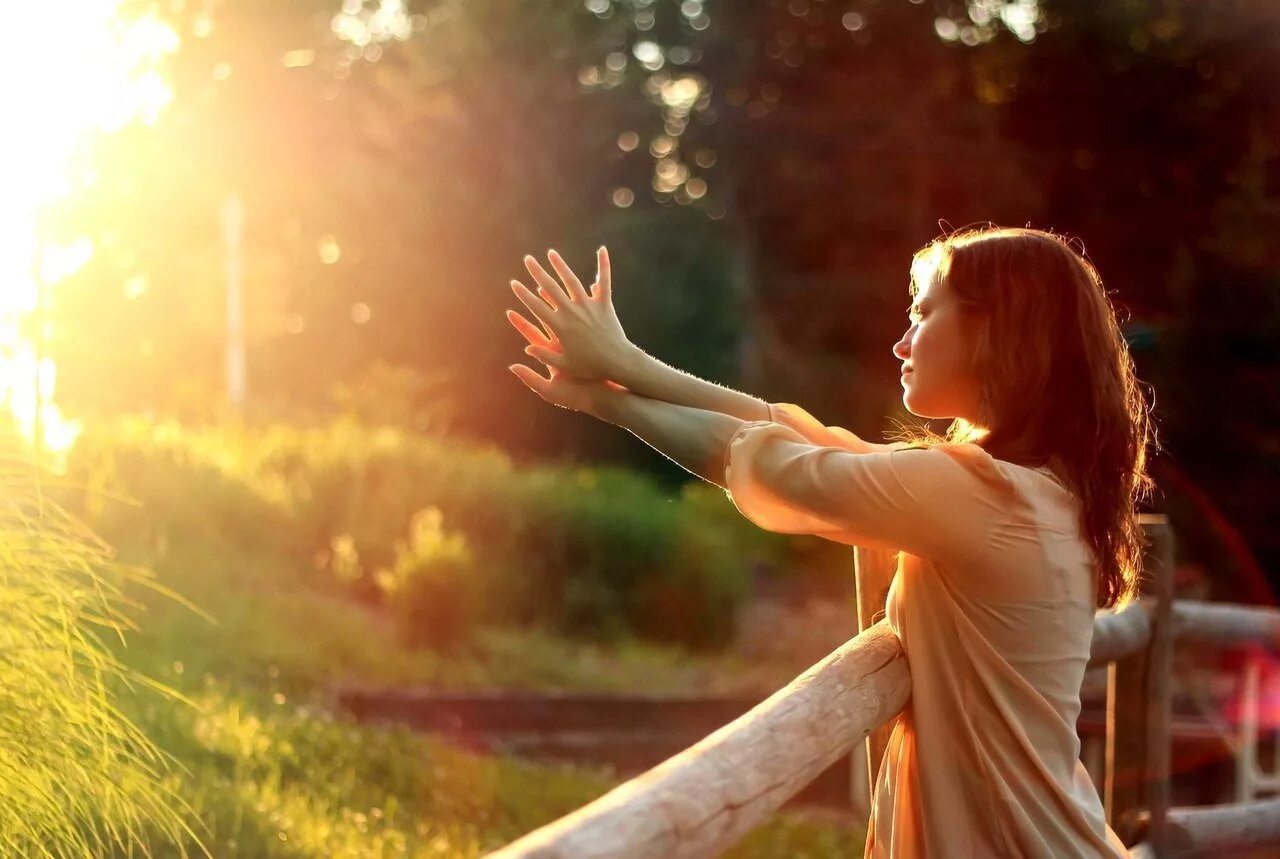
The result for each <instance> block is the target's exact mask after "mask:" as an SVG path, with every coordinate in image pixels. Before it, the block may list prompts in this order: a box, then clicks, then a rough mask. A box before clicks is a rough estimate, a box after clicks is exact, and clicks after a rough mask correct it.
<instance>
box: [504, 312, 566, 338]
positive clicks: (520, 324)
mask: <svg viewBox="0 0 1280 859" xmlns="http://www.w3.org/2000/svg"><path fill="white" fill-rule="evenodd" d="M507 321H508V322H510V323H511V324H512V325H513V326H514V327H515V329H516V330H517V331H519V332H520V333H521V334H522V335H523V336H524V339H526V340H528V341H529V342H530V343H531V344H533V345H534V346H549V345H551V344H552V343H553V342H555V340H554V337H548V336H547V335H546V333H545V332H544V331H543V330H542V329H541V328H539V327H538V326H536V325H534V324H533V323H532V322H530V321H529V320H528V319H525V318H524V317H523V316H521V315H520V314H519V313H516V312H515V311H514V310H508V311H507Z"/></svg>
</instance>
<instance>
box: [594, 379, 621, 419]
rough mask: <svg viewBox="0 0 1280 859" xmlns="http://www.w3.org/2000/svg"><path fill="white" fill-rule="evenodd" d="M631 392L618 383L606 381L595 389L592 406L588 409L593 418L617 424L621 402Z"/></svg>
mask: <svg viewBox="0 0 1280 859" xmlns="http://www.w3.org/2000/svg"><path fill="white" fill-rule="evenodd" d="M630 393H631V392H630V391H628V390H627V389H626V388H624V387H621V386H619V385H618V384H617V383H615V382H612V381H606V382H604V383H603V384H601V385H600V386H599V387H598V388H596V389H595V390H594V391H593V393H592V396H591V407H590V408H589V409H588V410H587V411H588V413H589V414H590V415H591V416H592V417H593V418H598V419H599V420H602V421H606V422H608V423H611V424H616V423H618V406H619V403H620V401H621V400H622V399H624V398H625V397H627V396H628V395H629V394H630Z"/></svg>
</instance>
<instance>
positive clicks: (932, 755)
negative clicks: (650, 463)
mask: <svg viewBox="0 0 1280 859" xmlns="http://www.w3.org/2000/svg"><path fill="white" fill-rule="evenodd" d="M597 255H598V265H599V269H598V272H599V273H598V278H597V282H596V283H595V284H594V286H593V290H592V292H591V293H590V294H588V293H587V292H586V290H584V288H583V287H582V284H581V283H580V282H579V281H578V279H577V278H576V277H575V276H574V275H573V272H572V271H571V270H570V269H569V268H568V266H566V265H565V263H564V261H563V260H562V259H561V258H560V257H559V255H558V254H555V253H554V252H552V253H551V255H550V261H551V264H552V266H553V267H554V268H555V270H556V271H557V272H558V273H559V275H560V277H561V279H562V281H563V288H562V285H561V284H560V283H557V282H556V280H555V279H554V278H552V277H551V276H550V275H548V274H547V272H545V271H544V270H543V269H542V268H541V266H539V265H538V263H537V262H536V261H535V260H534V259H533V258H532V257H526V259H525V263H526V265H527V266H528V268H529V271H530V273H531V275H532V276H533V278H534V280H535V281H536V282H537V284H538V286H539V295H534V294H533V293H532V292H530V291H529V290H528V289H527V288H525V287H524V286H523V285H522V284H520V283H519V282H518V281H513V282H512V287H513V289H514V290H515V292H516V295H517V296H518V297H519V298H520V299H521V301H522V302H523V303H524V304H525V306H526V307H528V309H529V310H530V311H531V312H532V313H533V315H534V316H535V317H537V318H538V320H540V321H541V322H542V324H543V326H544V327H545V330H540V329H539V328H538V327H537V326H535V325H534V324H532V323H530V322H529V321H528V320H526V319H525V318H524V317H522V316H520V315H519V314H518V313H515V312H514V311H508V319H509V320H510V321H511V323H512V324H513V325H514V326H515V327H516V329H517V330H518V331H519V332H520V333H521V334H522V335H524V337H525V338H526V339H527V340H528V341H529V343H530V346H529V347H528V348H527V349H526V350H525V351H526V352H527V353H529V354H530V355H532V356H533V357H535V358H537V359H538V360H540V361H542V362H543V363H544V364H546V365H548V367H549V368H550V377H549V378H544V377H542V376H540V375H538V374H537V373H535V372H534V371H533V370H531V369H530V368H529V367H526V366H524V365H513V366H512V368H511V370H512V372H514V373H515V374H516V375H517V376H518V377H519V378H520V379H521V381H523V382H524V383H525V384H526V385H528V386H529V387H530V388H532V389H533V390H534V391H535V392H537V393H538V394H539V395H541V396H542V397H543V398H544V399H546V400H548V401H549V402H552V403H554V404H556V405H559V406H563V407H566V408H571V409H577V410H580V411H584V412H587V413H589V414H591V415H594V416H596V417H599V418H601V419H603V420H607V421H609V422H611V423H614V424H617V425H619V426H622V427H625V428H626V429H628V430H630V431H631V432H632V433H634V434H635V435H637V436H639V437H640V438H641V439H642V440H644V441H645V442H646V443H648V444H649V445H651V446H652V447H654V448H655V449H657V450H658V451H660V452H661V453H663V454H665V455H666V456H668V457H670V458H671V459H673V460H674V461H675V462H677V463H679V464H680V465H681V466H683V467H684V468H686V469H688V470H689V471H691V472H693V473H694V474H697V475H698V476H700V477H702V478H704V479H706V480H709V481H711V482H712V483H715V484H717V485H719V486H722V487H724V488H725V489H727V490H728V492H729V495H730V497H731V498H732V500H733V502H734V504H735V505H736V506H737V508H738V510H739V511H741V512H742V514H743V515H745V516H746V517H747V518H748V519H750V520H752V521H753V522H755V523H756V524H758V525H759V526H761V527H762V528H766V529H769V530H772V531H778V532H782V533H788V534H800V533H808V534H816V535H819V536H822V537H826V538H827V539H830V540H836V541H839V542H841V543H847V544H851V545H862V546H878V547H888V548H893V549H898V550H901V554H900V555H899V566H898V571H897V574H896V576H895V578H894V581H893V584H892V586H891V587H890V590H889V597H888V603H887V606H886V613H887V617H888V622H889V625H890V627H891V628H892V629H893V631H894V633H895V634H897V636H898V638H899V639H900V640H901V643H902V648H903V651H904V653H905V654H906V656H907V660H908V664H909V666H910V669H911V698H910V701H909V703H908V705H907V706H906V708H905V709H904V710H903V712H902V714H901V716H900V717H899V718H898V719H897V721H896V723H895V725H894V727H893V731H892V734H891V737H890V740H889V744H888V748H887V750H886V752H885V757H884V759H883V762H882V764H881V767H880V772H879V777H878V779H877V784H876V787H875V791H874V798H873V809H872V814H871V821H870V824H869V831H868V837H867V846H866V856H867V857H952V856H955V857H987V856H1034V857H1058V859H1062V857H1115V856H1127V855H1128V852H1127V851H1126V850H1125V847H1124V845H1123V844H1122V842H1121V841H1120V840H1119V838H1118V837H1117V836H1116V835H1115V833H1114V832H1113V831H1112V830H1111V829H1110V828H1109V827H1108V826H1107V825H1106V822H1105V818H1104V814H1103V808H1102V804H1101V802H1100V800H1099V798H1098V795H1097V791H1096V790H1095V789H1094V786H1093V784H1092V782H1091V781H1090V779H1089V776H1088V774H1087V772H1086V770H1085V768H1084V765H1083V764H1082V763H1081V762H1080V760H1079V751H1080V741H1079V738H1078V736H1077V734H1076V730H1075V724H1076V717H1077V716H1078V715H1079V712H1080V697H1079V692H1080V686H1081V682H1082V679H1083V675H1084V670H1085V665H1086V663H1087V662H1088V658H1089V646H1090V642H1091V640H1092V633H1093V616H1094V611H1095V609H1096V608H1118V607H1121V606H1123V605H1125V604H1127V603H1128V602H1130V601H1132V599H1133V598H1134V597H1135V594H1136V590H1137V588H1136V584H1137V581H1136V580H1137V576H1138V564H1139V561H1140V557H1141V544H1140V541H1141V532H1140V530H1139V526H1138V524H1137V518H1136V506H1137V504H1138V503H1139V502H1140V501H1141V500H1143V498H1144V497H1145V496H1146V494H1147V493H1149V491H1150V489H1151V481H1150V478H1149V477H1148V476H1147V474H1146V456H1147V449H1148V446H1149V444H1151V443H1153V442H1154V438H1153V437H1152V432H1151V426H1150V424H1149V421H1148V416H1147V407H1146V404H1145V402H1144V399H1143V396H1142V394H1141V392H1140V391H1139V389H1138V384H1137V381H1136V379H1135V376H1134V371H1133V365H1132V362H1131V360H1130V357H1129V354H1128V350H1127V347H1126V345H1125V342H1124V339H1123V337H1122V336H1121V333H1120V330H1119V326H1118V325H1117V323H1116V319H1115V315H1114V312H1113V310H1112V307H1111V304H1110V302H1109V300H1108V299H1107V296H1106V293H1105V292H1104V290H1103V287H1102V283H1101V280H1100V279H1099V277H1098V274H1097V272H1096V270H1095V269H1094V268H1093V266H1092V265H1091V264H1090V263H1089V262H1088V261H1086V260H1085V259H1084V258H1083V257H1082V256H1081V255H1080V254H1078V253H1077V252H1075V251H1074V250H1073V249H1072V248H1071V247H1070V246H1069V245H1068V244H1067V243H1066V242H1065V241H1063V240H1062V239H1061V238H1059V237H1058V236H1056V235H1054V234H1052V233H1047V232H1041V231H1038V230H1030V229H998V228H986V229H979V230H971V231H966V232H961V233H956V234H953V235H950V236H946V237H942V238H939V239H937V240H935V241H933V242H931V243H930V244H929V245H927V246H926V247H925V248H923V249H922V250H921V251H919V252H918V253H917V254H916V255H915V258H914V260H913V264H912V267H911V280H910V292H911V294H912V296H913V297H914V299H915V301H914V303H913V304H912V306H911V308H910V326H909V327H908V328H907V330H906V333H905V334H904V335H903V336H902V338H901V339H900V340H899V341H898V342H897V343H896V344H894V346H893V353H894V355H895V356H897V357H898V358H899V359H901V361H902V379H901V384H902V388H903V403H904V404H905V406H906V407H907V409H908V410H909V411H911V412H912V413H913V414H915V415H918V416H920V417H924V418H951V419H953V422H952V424H951V426H950V429H949V430H948V432H947V436H946V438H938V437H936V436H928V437H921V438H917V439H915V440H913V441H910V442H898V443H894V444H875V443H871V442H867V441H863V440H862V439H861V438H859V437H858V436H856V435H854V434H853V433H851V432H849V431H848V430H845V429H841V428H839V427H824V426H823V425H822V424H821V423H820V422H818V421H817V420H815V419H814V418H813V417H812V416H810V415H809V414H808V413H807V412H805V411H804V410H803V409H801V408H800V407H798V406H795V405H793V404H789V403H766V402H763V401H761V400H757V399H755V398H753V397H750V396H748V395H746V394H741V393H738V392H736V391H731V390H728V389H726V388H722V387H720V386H718V385H713V384H711V383H708V382H704V381H702V380H700V379H696V378H694V377H692V376H689V375H687V374H684V373H682V372H680V371H678V370H675V369H673V368H670V367H667V366H666V365H664V364H662V363H661V362H659V361H658V360H657V359H655V358H652V357H651V356H649V355H647V354H645V353H644V352H642V351H641V350H640V349H638V348H636V347H635V346H633V345H632V344H631V343H630V342H629V341H628V340H627V339H626V337H625V335H624V334H623V331H622V328H621V326H620V325H619V323H618V319H617V315H616V314H615V313H614V311H613V306H612V301H611V298H610V289H611V286H610V273H609V259H608V255H607V253H606V251H605V250H604V249H603V248H601V249H600V250H599V251H598V252H597Z"/></svg>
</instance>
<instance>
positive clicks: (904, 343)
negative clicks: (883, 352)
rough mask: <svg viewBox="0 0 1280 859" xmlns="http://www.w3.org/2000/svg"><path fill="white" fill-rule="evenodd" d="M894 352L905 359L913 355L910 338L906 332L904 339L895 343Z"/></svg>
mask: <svg viewBox="0 0 1280 859" xmlns="http://www.w3.org/2000/svg"><path fill="white" fill-rule="evenodd" d="M893 354H894V355H897V356H898V357H899V358H901V359H902V360H904V361H905V360H907V358H909V357H911V348H910V338H909V337H908V336H907V335H906V334H903V335H902V339H901V340H899V341H898V342H897V343H894V344H893Z"/></svg>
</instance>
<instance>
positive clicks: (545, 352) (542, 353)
mask: <svg viewBox="0 0 1280 859" xmlns="http://www.w3.org/2000/svg"><path fill="white" fill-rule="evenodd" d="M524 353H525V354H526V355H528V356H529V357H530V358H537V359H538V360H539V361H541V362H542V363H544V364H546V365H547V366H548V367H555V368H556V369H559V370H564V369H566V368H565V360H564V353H563V352H556V351H553V350H551V349H548V348H547V347H545V346H526V347H525V349H524Z"/></svg>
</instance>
